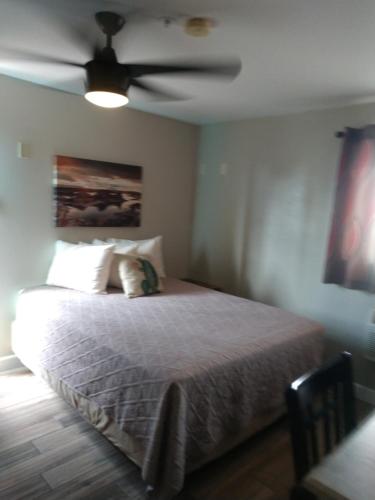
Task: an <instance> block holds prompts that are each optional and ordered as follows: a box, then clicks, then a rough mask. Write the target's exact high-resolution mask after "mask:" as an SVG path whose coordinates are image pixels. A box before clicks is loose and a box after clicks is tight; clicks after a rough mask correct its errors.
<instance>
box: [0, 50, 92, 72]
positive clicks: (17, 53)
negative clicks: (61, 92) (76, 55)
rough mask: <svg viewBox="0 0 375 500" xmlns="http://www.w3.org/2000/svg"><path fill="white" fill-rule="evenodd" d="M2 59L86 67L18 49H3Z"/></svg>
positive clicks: (1, 52) (0, 53)
mask: <svg viewBox="0 0 375 500" xmlns="http://www.w3.org/2000/svg"><path fill="white" fill-rule="evenodd" d="M0 58H1V59H4V58H5V59H8V58H10V59H11V60H14V58H16V59H17V60H20V61H31V62H37V63H38V62H41V63H47V64H63V65H65V66H75V67H77V68H84V67H85V65H84V64H81V63H77V62H75V61H69V60H66V59H60V58H57V57H52V56H48V55H45V54H33V53H32V52H28V51H27V50H17V49H8V48H6V49H3V48H0Z"/></svg>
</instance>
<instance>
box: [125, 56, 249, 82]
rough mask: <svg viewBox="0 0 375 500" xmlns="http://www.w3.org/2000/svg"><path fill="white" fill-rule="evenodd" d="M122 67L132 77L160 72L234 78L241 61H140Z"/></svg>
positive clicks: (159, 73) (238, 70)
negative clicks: (164, 62) (182, 62)
mask: <svg viewBox="0 0 375 500" xmlns="http://www.w3.org/2000/svg"><path fill="white" fill-rule="evenodd" d="M123 66H124V68H126V70H127V71H128V72H129V73H130V76H131V77H132V78H137V77H140V76H145V75H161V74H171V75H172V74H183V75H192V76H194V75H198V76H208V77H209V76H211V77H222V78H229V79H233V78H235V77H236V76H237V75H238V74H239V72H240V71H241V61H240V60H239V59H230V60H226V61H221V62H212V61H211V62H197V63H187V64H181V63H175V64H174V63H171V64H158V63H152V62H151V63H149V64H147V63H142V64H123Z"/></svg>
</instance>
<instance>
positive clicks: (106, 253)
mask: <svg viewBox="0 0 375 500" xmlns="http://www.w3.org/2000/svg"><path fill="white" fill-rule="evenodd" d="M113 250H114V245H108V244H106V245H89V244H84V243H80V244H78V245H77V244H73V243H67V242H66V241H61V240H59V241H57V242H56V247H55V256H54V258H53V261H52V264H51V267H50V269H49V272H48V277H47V281H46V283H47V285H53V286H61V287H64V288H72V289H74V290H80V291H82V292H87V293H105V290H106V288H107V284H108V277H109V271H110V267H111V262H112V258H113Z"/></svg>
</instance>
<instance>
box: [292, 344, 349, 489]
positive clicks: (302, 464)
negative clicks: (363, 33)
mask: <svg viewBox="0 0 375 500" xmlns="http://www.w3.org/2000/svg"><path fill="white" fill-rule="evenodd" d="M351 358H352V356H351V354H350V353H348V352H343V353H341V354H340V355H339V356H338V357H337V358H336V359H334V360H332V361H331V362H329V363H327V364H325V365H323V366H322V367H321V368H319V369H317V370H314V371H312V372H309V373H307V374H306V375H303V376H302V377H300V378H299V379H298V380H296V381H295V382H293V383H292V384H291V385H290V386H289V388H288V389H287V392H286V402H287V406H288V413H289V422H290V433H291V439H292V448H293V458H294V470H295V476H296V480H297V482H299V481H300V480H301V479H302V478H303V477H304V476H305V475H306V474H307V473H308V472H309V470H310V469H311V468H312V467H313V466H314V465H316V464H317V463H319V461H320V459H321V458H322V456H324V455H325V454H327V453H329V452H330V451H331V450H332V449H333V447H335V446H336V445H337V444H338V443H339V442H340V441H341V440H342V438H343V437H344V436H346V435H347V434H348V433H349V432H350V431H351V430H353V429H354V427H355V426H356V423H357V422H356V411H355V400H354V389H353V375H352V366H351Z"/></svg>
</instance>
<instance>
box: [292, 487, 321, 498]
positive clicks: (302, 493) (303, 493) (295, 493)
mask: <svg viewBox="0 0 375 500" xmlns="http://www.w3.org/2000/svg"><path fill="white" fill-rule="evenodd" d="M289 498H290V500H317V498H316V496H315V495H314V494H313V493H310V492H309V491H307V490H306V489H305V488H304V487H303V486H300V485H297V486H293V488H292V490H291V492H290V497H289Z"/></svg>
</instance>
